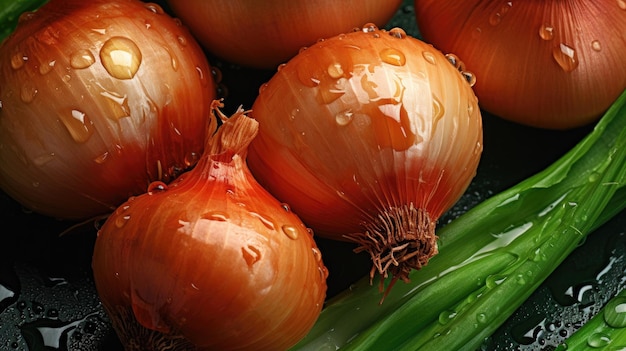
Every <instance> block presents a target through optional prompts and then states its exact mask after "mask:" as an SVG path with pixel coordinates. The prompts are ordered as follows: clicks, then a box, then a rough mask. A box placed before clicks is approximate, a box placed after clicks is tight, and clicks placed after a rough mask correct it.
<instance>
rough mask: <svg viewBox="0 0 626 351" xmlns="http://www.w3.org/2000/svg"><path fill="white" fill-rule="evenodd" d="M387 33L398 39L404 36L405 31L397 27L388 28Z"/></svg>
mask: <svg viewBox="0 0 626 351" xmlns="http://www.w3.org/2000/svg"><path fill="white" fill-rule="evenodd" d="M389 35H391V36H392V37H394V38H398V39H404V38H406V32H405V31H404V29H402V28H399V27H395V28H391V29H390V30H389Z"/></svg>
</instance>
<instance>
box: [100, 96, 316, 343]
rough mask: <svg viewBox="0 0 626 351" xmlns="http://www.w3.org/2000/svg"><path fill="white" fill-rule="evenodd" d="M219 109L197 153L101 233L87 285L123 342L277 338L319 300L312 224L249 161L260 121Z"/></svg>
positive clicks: (290, 331)
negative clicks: (91, 283)
mask: <svg viewBox="0 0 626 351" xmlns="http://www.w3.org/2000/svg"><path fill="white" fill-rule="evenodd" d="M217 104H218V102H217V101H215V102H214V105H215V108H216V109H217ZM216 113H218V114H220V116H221V119H222V121H223V122H224V124H223V125H222V126H221V127H219V129H218V131H217V133H215V134H213V135H212V137H211V138H210V139H209V140H208V143H207V147H206V149H205V153H204V154H203V155H202V157H201V158H200V160H199V162H198V164H197V165H196V166H195V167H194V168H193V169H192V170H190V171H188V172H186V173H183V174H182V175H181V176H180V177H179V178H177V179H176V180H175V181H174V182H172V183H170V184H169V185H165V184H163V183H160V182H156V183H153V184H152V185H151V187H150V189H149V190H148V192H147V193H145V194H143V195H140V196H136V197H134V198H130V199H129V200H128V202H126V203H124V204H123V205H122V206H120V207H119V208H118V209H117V210H116V211H115V212H114V213H113V214H112V215H111V216H110V217H109V218H108V219H107V221H106V222H105V223H104V225H103V226H102V228H101V229H100V231H99V233H98V237H97V240H96V244H95V248H94V256H93V269H94V277H95V283H96V288H97V290H98V294H99V296H100V299H101V300H102V303H103V305H104V307H105V309H106V311H107V312H108V314H109V316H111V319H112V321H113V326H114V328H115V330H116V332H117V334H118V336H119V337H120V339H121V340H122V342H123V343H124V344H125V345H127V350H131V349H135V348H136V347H138V348H137V349H138V350H163V349H165V348H164V347H165V345H169V347H171V349H176V350H178V349H181V350H182V349H185V350H187V349H193V350H196V349H197V350H243V349H246V350H284V349H287V348H288V347H290V346H292V345H294V344H295V343H296V342H297V341H299V340H300V339H301V338H302V337H304V335H305V334H306V333H307V332H308V330H309V329H310V328H311V327H312V326H313V323H314V322H315V320H316V319H317V317H318V315H319V313H320V311H321V308H322V305H323V303H324V298H325V293H326V277H327V275H328V273H327V269H326V268H325V266H324V264H323V262H322V258H321V253H320V250H319V249H318V248H317V246H316V244H315V242H314V240H313V236H312V234H311V232H310V230H309V229H308V228H307V227H305V225H304V224H303V223H302V221H301V220H300V219H299V218H298V217H297V216H296V215H295V214H294V213H293V212H292V211H291V210H290V209H289V206H288V205H285V204H281V203H280V202H278V200H276V199H275V198H274V197H272V196H271V195H270V194H269V193H268V192H267V191H266V190H264V189H263V188H262V187H261V186H260V185H259V184H258V183H257V182H256V181H255V180H254V178H253V177H252V175H251V173H250V171H249V170H248V168H247V166H246V163H245V157H246V150H247V147H248V144H249V143H250V141H251V140H252V138H254V136H255V135H256V133H257V130H258V123H257V122H256V121H254V120H253V119H251V118H248V117H247V116H246V115H245V114H244V112H243V111H242V110H238V111H237V112H236V113H235V114H234V115H233V116H232V117H231V118H228V119H227V118H225V116H223V115H221V113H220V112H219V111H218V110H216ZM216 123H217V122H216ZM168 349H169V348H168Z"/></svg>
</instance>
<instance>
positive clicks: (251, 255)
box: [241, 244, 261, 268]
mask: <svg viewBox="0 0 626 351" xmlns="http://www.w3.org/2000/svg"><path fill="white" fill-rule="evenodd" d="M241 254H242V256H243V259H244V260H245V261H246V264H247V265H248V267H250V268H252V266H253V265H254V264H255V263H257V262H259V260H260V259H261V250H259V248H257V247H255V246H252V245H250V244H248V245H246V246H244V247H242V248H241Z"/></svg>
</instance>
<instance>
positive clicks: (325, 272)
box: [317, 265, 328, 280]
mask: <svg viewBox="0 0 626 351" xmlns="http://www.w3.org/2000/svg"><path fill="white" fill-rule="evenodd" d="M317 270H318V271H319V272H320V278H322V280H326V279H328V268H326V267H325V266H323V265H319V266H317Z"/></svg>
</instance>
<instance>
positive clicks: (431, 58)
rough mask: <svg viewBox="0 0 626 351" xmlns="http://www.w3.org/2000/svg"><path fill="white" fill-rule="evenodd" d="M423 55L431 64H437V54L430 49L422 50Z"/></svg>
mask: <svg viewBox="0 0 626 351" xmlns="http://www.w3.org/2000/svg"><path fill="white" fill-rule="evenodd" d="M422 57H424V60H426V62H428V63H430V64H433V65H434V64H435V63H436V62H437V61H436V60H435V55H434V54H433V53H432V52H430V51H424V52H422Z"/></svg>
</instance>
